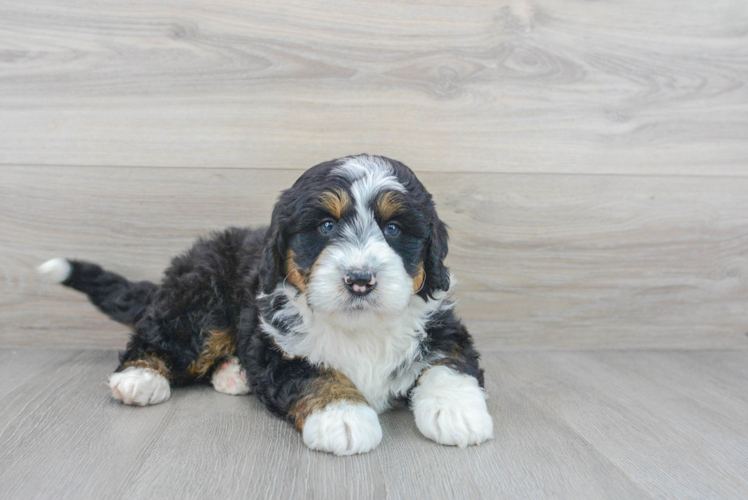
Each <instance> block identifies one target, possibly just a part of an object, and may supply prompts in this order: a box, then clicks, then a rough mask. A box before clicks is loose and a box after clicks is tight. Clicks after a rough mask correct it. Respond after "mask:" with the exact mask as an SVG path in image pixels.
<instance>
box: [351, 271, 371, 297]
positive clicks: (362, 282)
mask: <svg viewBox="0 0 748 500" xmlns="http://www.w3.org/2000/svg"><path fill="white" fill-rule="evenodd" d="M343 281H344V282H345V285H346V286H347V287H348V290H350V292H351V293H352V294H354V295H366V294H367V293H369V292H371V291H372V290H374V288H376V286H377V279H376V278H375V277H374V275H373V274H371V273H370V272H367V271H349V272H348V273H346V275H345V276H344V277H343Z"/></svg>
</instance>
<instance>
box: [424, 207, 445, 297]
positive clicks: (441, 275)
mask: <svg viewBox="0 0 748 500" xmlns="http://www.w3.org/2000/svg"><path fill="white" fill-rule="evenodd" d="M430 229H431V235H430V236H429V239H428V241H427V242H426V258H425V260H424V263H423V267H424V270H425V271H426V286H424V287H423V290H421V291H420V292H418V294H419V295H420V296H421V297H423V298H424V299H425V298H427V297H431V298H433V296H434V292H436V291H438V290H443V291H445V292H446V291H447V290H449V269H447V267H446V266H445V265H444V258H445V257H446V256H447V252H448V251H449V244H448V241H449V235H448V234H447V225H446V224H444V223H443V222H442V221H441V220H439V217H437V216H436V213H434V219H433V221H432V222H431V224H430Z"/></svg>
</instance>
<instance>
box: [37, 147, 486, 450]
mask: <svg viewBox="0 0 748 500" xmlns="http://www.w3.org/2000/svg"><path fill="white" fill-rule="evenodd" d="M446 254H447V230H446V227H445V225H444V223H442V222H441V221H440V220H439V218H438V217H437V215H436V210H435V209H434V202H433V201H432V199H431V195H430V194H429V193H428V192H427V191H426V189H425V188H424V187H423V185H421V183H420V182H419V181H418V179H417V178H416V176H415V175H414V174H413V172H412V171H411V170H410V169H409V168H408V167H406V166H405V165H403V164H402V163H399V162H397V161H393V160H390V159H387V158H383V157H378V156H368V155H360V156H352V157H348V158H343V159H340V160H334V161H330V162H327V163H322V164H320V165H317V166H316V167H313V168H311V169H310V170H308V171H307V172H305V173H304V174H303V175H302V176H301V177H300V178H299V180H298V181H296V183H295V184H294V185H293V187H291V188H290V189H288V190H287V191H284V192H283V193H282V194H281V196H280V199H279V201H278V203H277V204H276V205H275V209H274V210H273V217H272V221H271V224H270V227H268V228H261V229H256V230H251V229H237V228H231V229H228V230H226V231H224V232H222V233H216V234H214V235H212V236H211V237H210V238H207V239H200V240H198V241H197V243H196V244H195V245H194V246H193V247H192V249H190V250H189V251H188V252H187V253H185V254H184V255H180V256H178V257H176V258H175V259H174V260H173V261H172V264H171V267H169V268H168V269H167V270H166V273H165V276H164V279H163V282H162V283H161V284H160V285H156V284H153V283H150V282H139V283H133V282H130V281H128V280H126V279H125V278H123V277H121V276H118V275H116V274H114V273H111V272H108V271H104V270H103V269H102V268H101V267H99V266H97V265H95V264H90V263H86V262H79V261H69V260H65V259H53V260H51V261H49V262H47V263H45V264H43V265H42V266H41V267H40V268H39V270H40V272H41V273H42V274H46V275H48V276H49V277H50V278H52V279H54V280H56V281H58V282H61V283H62V284H63V285H66V286H69V287H71V288H75V289H76V290H80V291H82V292H84V293H86V294H88V296H89V298H90V299H91V301H92V302H93V303H94V304H95V305H96V306H97V307H98V308H99V309H100V310H101V311H103V312H104V313H105V314H107V315H109V316H110V317H111V318H112V319H114V320H116V321H119V322H121V323H124V324H127V325H128V326H131V327H132V329H133V333H132V337H131V339H130V342H129V343H128V345H127V350H125V351H124V352H123V353H122V354H121V355H120V362H121V364H120V366H119V367H118V368H117V370H116V371H115V372H114V374H113V375H112V376H111V378H110V380H109V385H110V387H111V390H112V395H113V396H114V397H115V398H116V399H119V400H121V401H122V402H123V403H126V404H132V405H139V406H143V405H148V404H156V403H161V402H163V401H166V400H167V399H168V398H169V394H170V388H171V386H176V385H183V384H188V383H192V382H200V381H208V380H209V381H211V382H212V384H213V386H214V387H215V388H216V390H218V391H220V392H223V393H226V394H247V393H249V392H253V393H254V394H255V395H256V396H257V397H258V398H259V399H260V401H262V402H263V403H264V404H265V406H266V407H267V408H268V409H269V410H270V411H271V412H273V413H275V414H276V415H279V416H280V417H282V418H284V419H287V420H289V421H290V422H292V423H293V424H294V425H295V426H296V428H297V429H298V430H299V431H301V433H302V435H303V439H304V443H306V445H307V446H309V447H310V448H312V449H314V450H322V451H327V452H331V453H335V454H338V455H348V454H353V453H364V452H367V451H370V450H372V449H374V448H375V447H376V446H377V445H378V444H379V442H380V440H381V439H382V428H381V427H380V425H379V419H378V417H377V414H379V413H381V412H383V411H385V410H387V409H388V408H390V407H392V406H393V405H395V404H397V403H403V402H405V403H409V405H410V408H411V409H412V411H413V413H414V414H415V419H416V424H417V426H418V429H420V431H421V432H422V433H423V435H424V436H426V437H428V438H430V439H433V440H434V441H436V442H438V443H442V444H447V445H457V446H466V445H471V444H478V443H481V442H483V441H485V440H486V439H490V438H491V437H492V436H493V422H492V420H491V416H490V415H489V414H488V411H487V408H486V402H485V398H486V394H485V392H484V390H483V388H482V387H483V370H481V369H480V368H479V366H478V353H477V352H476V350H475V349H474V348H473V342H472V339H471V337H470V334H469V333H468V332H467V330H466V329H465V327H464V326H463V325H462V323H460V320H459V319H457V317H456V316H455V314H454V312H453V310H452V307H453V303H452V302H450V301H449V299H448V296H447V294H448V291H449V288H450V276H449V271H448V270H447V268H446V267H445V266H444V263H443V261H444V257H445V256H446Z"/></svg>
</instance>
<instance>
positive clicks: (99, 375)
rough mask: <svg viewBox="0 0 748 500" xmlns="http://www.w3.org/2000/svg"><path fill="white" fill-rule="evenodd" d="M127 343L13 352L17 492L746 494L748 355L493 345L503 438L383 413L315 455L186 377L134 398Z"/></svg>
mask: <svg viewBox="0 0 748 500" xmlns="http://www.w3.org/2000/svg"><path fill="white" fill-rule="evenodd" d="M115 358H116V355H115V353H114V352H109V351H75V350H67V351H64V350H61V351H54V350H36V349H15V350H13V349H4V350H0V380H2V381H3V383H2V384H1V385H0V498H3V499H6V498H7V499H19V498H24V499H25V498H56V499H58V498H76V499H86V498H96V499H99V498H263V499H264V498H458V499H461V498H479V497H482V498H542V497H555V498H676V497H679V498H736V499H737V498H745V497H746V496H748V426H746V425H745V423H746V422H745V416H746V415H747V414H748V391H746V387H747V383H748V353H747V352H744V351H742V352H730V351H699V352H686V351H666V352H646V351H594V352H574V351H567V352H500V353H499V352H496V353H488V354H486V355H485V356H484V361H483V363H484V366H485V367H486V389H487V390H488V392H489V393H490V396H491V397H490V399H489V410H490V411H491V413H492V415H493V416H494V419H495V423H496V428H495V433H496V437H495V439H494V440H493V441H489V442H487V443H485V444H484V445H482V446H480V447H470V448H467V449H456V448H451V447H443V446H439V445H436V444H434V443H432V442H429V441H428V440H426V439H425V438H423V437H422V436H421V435H420V434H419V433H418V430H417V429H416V427H415V424H414V422H413V419H412V417H411V415H410V413H409V412H408V411H406V410H398V411H393V412H390V413H387V414H384V415H383V416H382V424H383V428H384V439H383V441H382V444H381V445H380V446H379V448H377V449H376V450H375V451H373V452H372V453H369V454H366V455H361V456H355V457H347V458H339V457H334V456H330V455H326V454H323V453H317V452H311V451H309V450H307V449H306V448H305V447H304V446H303V444H302V442H301V439H300V436H299V435H298V433H297V432H296V431H295V430H294V429H293V428H292V427H291V425H289V424H287V423H285V422H283V421H281V420H279V419H277V418H275V417H273V416H271V415H270V414H269V413H268V412H267V411H266V410H265V409H264V408H263V407H262V406H261V405H260V404H259V403H258V402H257V401H256V400H255V399H254V398H253V397H251V396H245V397H231V396H226V395H222V394H219V393H216V392H214V391H213V390H212V389H211V388H210V387H208V386H197V387H187V388H180V389H177V390H175V391H174V392H173V395H172V398H171V399H170V400H169V401H167V402H166V403H164V404H161V405H157V406H154V407H147V408H132V407H127V406H124V405H122V404H120V403H118V402H116V401H114V400H112V399H111V398H110V397H109V394H108V389H107V388H106V387H105V385H104V381H105V379H106V376H107V374H108V373H109V372H110V371H111V370H112V369H113V367H114V366H115V365H116V359H115Z"/></svg>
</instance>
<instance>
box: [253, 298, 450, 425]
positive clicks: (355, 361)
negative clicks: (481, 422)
mask: <svg viewBox="0 0 748 500" xmlns="http://www.w3.org/2000/svg"><path fill="white" fill-rule="evenodd" d="M286 296H287V297H288V298H289V299H290V300H289V301H288V303H287V304H286V306H284V307H283V309H281V310H280V311H278V312H276V313H275V318H274V319H278V318H282V317H284V316H291V315H294V316H300V317H301V318H302V321H301V322H298V323H296V324H295V325H294V326H293V327H292V329H291V331H290V332H280V331H278V330H277V329H276V328H275V327H273V326H272V325H271V324H270V323H269V322H267V321H265V320H264V319H263V320H262V327H263V330H264V331H265V333H267V334H269V335H270V336H271V337H273V340H274V341H275V342H276V344H278V346H279V347H280V348H281V349H283V351H284V352H285V353H286V355H288V356H289V357H294V356H299V357H304V358H306V359H307V360H308V361H309V362H310V363H312V364H315V365H319V366H325V367H327V368H332V369H335V370H338V371H340V372H342V373H344V374H345V375H346V376H347V377H348V378H350V379H351V381H352V382H353V383H354V384H355V385H356V388H357V389H358V390H359V391H361V393H362V394H363V396H364V397H365V398H366V400H367V401H368V403H369V404H370V405H371V406H372V408H374V410H376V411H377V412H378V413H381V412H383V411H385V410H387V409H388V408H389V407H390V405H391V402H392V400H393V398H396V397H398V396H403V395H406V394H407V391H408V390H409V389H410V388H411V387H413V384H414V383H415V381H416V379H417V378H418V376H419V375H420V373H421V371H422V370H423V369H424V368H425V366H426V365H425V363H423V362H421V361H417V359H418V358H419V353H420V344H421V342H422V341H423V339H424V338H425V336H426V333H425V328H424V327H425V324H426V322H427V320H428V318H429V317H430V316H431V314H433V313H434V312H435V311H436V310H438V309H439V308H440V307H441V306H442V300H441V299H440V300H432V301H428V302H424V301H423V300H422V299H420V298H419V297H416V296H414V298H413V301H412V303H411V305H410V306H409V307H408V308H407V309H406V310H405V311H404V313H403V314H401V315H399V316H397V317H389V318H384V317H380V316H377V315H376V314H365V313H361V312H351V313H347V314H336V315H331V316H326V317H322V318H320V317H318V316H316V315H314V314H313V313H312V312H311V311H310V310H309V308H308V306H307V305H306V303H305V301H304V300H303V299H302V298H300V297H298V296H295V297H294V296H289V295H286Z"/></svg>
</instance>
